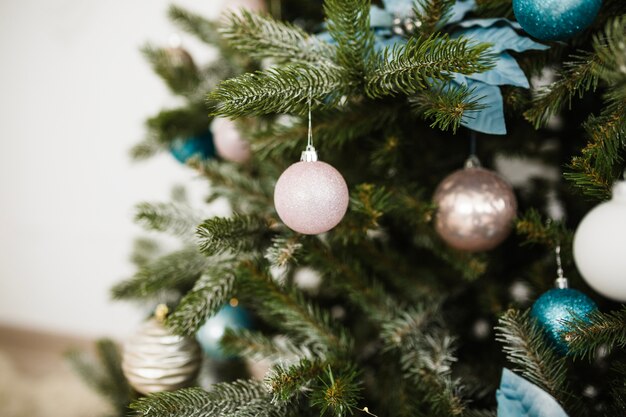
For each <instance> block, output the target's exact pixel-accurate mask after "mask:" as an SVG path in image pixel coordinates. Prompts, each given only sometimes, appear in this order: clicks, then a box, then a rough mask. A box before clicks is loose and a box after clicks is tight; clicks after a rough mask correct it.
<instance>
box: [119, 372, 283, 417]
mask: <svg viewBox="0 0 626 417" xmlns="http://www.w3.org/2000/svg"><path fill="white" fill-rule="evenodd" d="M270 398H271V397H270V395H269V393H268V392H267V390H266V388H265V386H264V384H263V382H261V381H255V380H238V381H234V382H222V383H219V384H214V385H213V386H212V387H211V391H205V390H203V389H201V388H187V389H181V390H178V391H173V392H159V393H156V394H152V395H150V396H147V397H143V398H140V399H139V400H138V401H136V402H134V403H133V404H132V405H131V408H132V409H133V410H134V411H135V413H136V414H137V415H138V416H143V417H199V416H212V417H234V416H237V417H253V416H257V417H283V416H285V414H286V412H287V411H286V409H285V408H284V407H281V406H277V405H274V404H272V403H271V402H270Z"/></svg>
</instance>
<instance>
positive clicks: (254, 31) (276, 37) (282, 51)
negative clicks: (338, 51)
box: [220, 10, 334, 65]
mask: <svg viewBox="0 0 626 417" xmlns="http://www.w3.org/2000/svg"><path fill="white" fill-rule="evenodd" d="M220 34H221V35H222V37H223V38H224V39H225V40H226V41H227V42H228V43H229V45H230V46H231V47H233V48H234V49H235V50H237V51H239V52H240V53H243V54H247V55H248V56H250V57H252V58H255V59H257V60H262V59H271V60H272V61H274V62H277V63H283V64H286V63H290V64H306V63H313V64H314V63H319V62H322V63H324V64H325V65H332V64H333V61H332V59H333V54H334V51H333V47H331V46H330V45H329V44H327V43H325V42H322V41H321V40H319V39H317V38H316V37H314V36H310V35H309V34H308V33H306V32H305V31H304V30H302V29H301V28H299V27H298V26H296V25H293V24H291V23H287V22H280V21H276V20H274V19H273V18H272V17H270V16H265V15H259V14H255V13H250V12H248V11H246V10H241V11H238V12H236V13H234V12H233V13H230V14H229V15H228V16H227V23H226V25H225V26H223V27H222V28H221V29H220Z"/></svg>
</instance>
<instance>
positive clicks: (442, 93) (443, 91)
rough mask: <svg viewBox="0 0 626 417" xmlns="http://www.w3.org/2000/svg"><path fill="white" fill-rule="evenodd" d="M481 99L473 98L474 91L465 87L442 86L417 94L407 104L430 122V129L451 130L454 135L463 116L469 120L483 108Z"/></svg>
mask: <svg viewBox="0 0 626 417" xmlns="http://www.w3.org/2000/svg"><path fill="white" fill-rule="evenodd" d="M482 98H483V97H476V96H474V90H473V89H470V88H469V87H467V86H459V87H457V88H447V87H446V86H444V85H442V86H439V87H433V88H429V89H427V90H423V91H420V92H418V93H417V94H416V95H414V96H413V97H410V98H409V102H410V103H411V105H412V106H413V109H414V110H415V112H416V113H417V114H419V115H421V116H423V117H424V119H426V120H432V123H431V124H430V127H432V128H439V129H440V130H442V131H444V132H445V131H447V130H448V129H452V133H454V134H456V131H457V129H458V128H459V126H461V121H462V120H463V116H466V117H470V118H471V117H472V113H473V112H476V111H478V110H481V109H483V108H484V107H485V106H484V105H482V104H480V101H481V99H482Z"/></svg>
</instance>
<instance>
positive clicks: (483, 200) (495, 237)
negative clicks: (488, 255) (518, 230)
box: [433, 157, 517, 252]
mask: <svg viewBox="0 0 626 417" xmlns="http://www.w3.org/2000/svg"><path fill="white" fill-rule="evenodd" d="M433 200H434V202H435V204H436V205H437V213H436V216H435V229H436V230H437V233H438V234H439V236H440V237H441V238H442V239H443V240H444V241H445V242H446V243H447V244H448V245H450V246H451V247H453V248H455V249H459V250H462V251H468V252H479V251H486V250H489V249H493V248H494V247H496V246H498V245H499V244H500V243H501V242H502V241H503V240H504V239H506V238H507V236H508V235H509V233H510V232H511V227H512V225H513V219H514V218H515V215H516V212H517V200H516V199H515V194H514V193H513V189H512V187H511V185H510V184H509V183H508V182H507V181H506V180H505V179H503V178H502V177H501V176H500V175H498V174H497V173H495V172H493V171H489V170H487V169H484V168H481V167H480V163H479V162H478V159H476V157H470V159H468V161H467V163H466V164H465V168H464V169H461V170H459V171H456V172H453V173H452V174H450V175H448V176H447V177H446V178H445V179H444V180H443V181H442V182H441V184H439V186H438V187H437V190H436V191H435V196H434V197H433Z"/></svg>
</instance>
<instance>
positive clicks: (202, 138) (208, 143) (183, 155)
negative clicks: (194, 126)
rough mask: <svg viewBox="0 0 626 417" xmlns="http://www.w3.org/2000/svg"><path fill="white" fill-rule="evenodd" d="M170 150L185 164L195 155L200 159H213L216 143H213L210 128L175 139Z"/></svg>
mask: <svg viewBox="0 0 626 417" xmlns="http://www.w3.org/2000/svg"><path fill="white" fill-rule="evenodd" d="M170 152H171V153H172V155H174V158H176V159H178V160H179V161H180V162H181V163H183V164H185V163H187V161H188V160H189V159H191V158H193V157H198V158H200V159H211V158H213V157H214V156H215V145H214V144H213V134H211V132H210V131H209V130H207V131H206V132H204V133H202V134H199V135H195V136H191V137H188V138H185V139H183V138H178V139H174V140H173V141H172V142H171V143H170Z"/></svg>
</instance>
